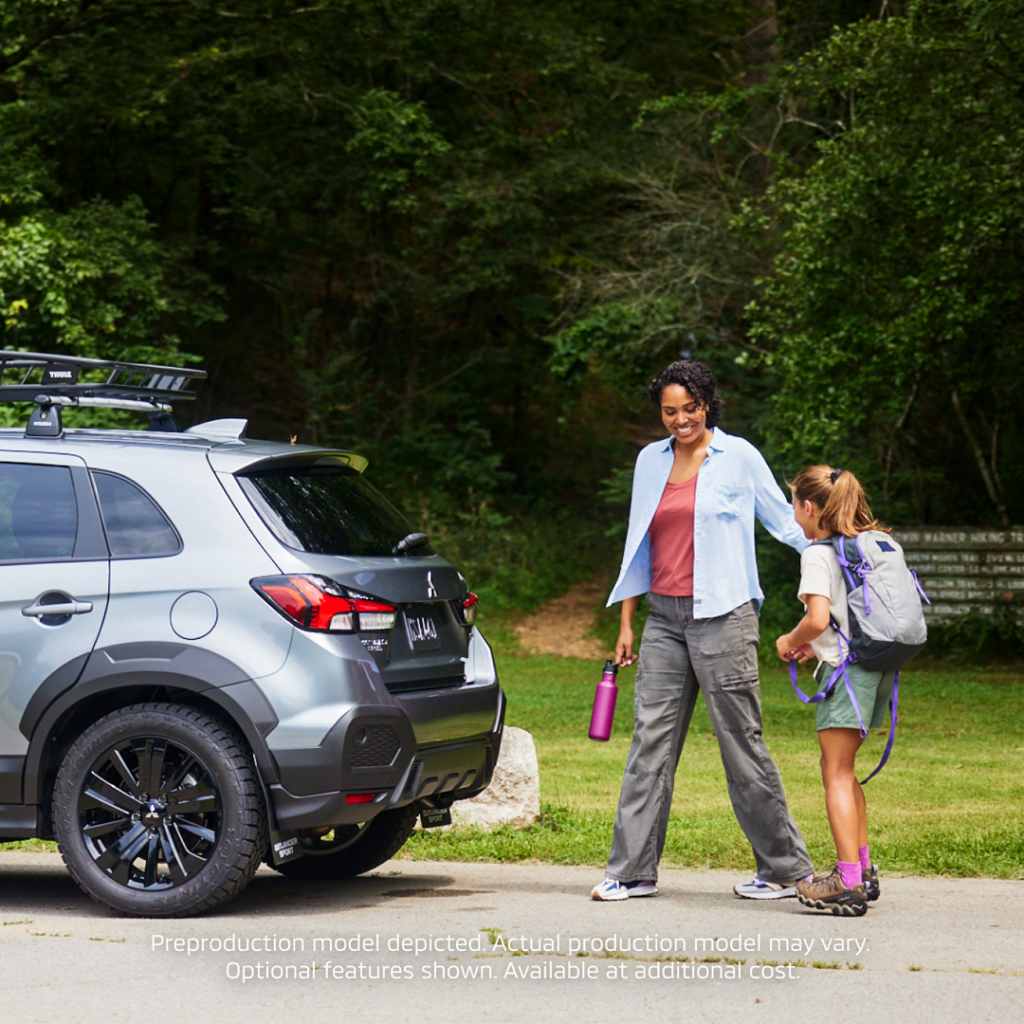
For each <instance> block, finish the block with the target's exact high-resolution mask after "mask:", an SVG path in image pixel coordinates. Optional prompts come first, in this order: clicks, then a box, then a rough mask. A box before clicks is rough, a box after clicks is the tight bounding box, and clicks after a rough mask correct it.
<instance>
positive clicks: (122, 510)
mask: <svg viewBox="0 0 1024 1024" xmlns="http://www.w3.org/2000/svg"><path fill="white" fill-rule="evenodd" d="M92 479H93V482H94V483H95V484H96V494H97V496H98V497H99V500H100V514H101V515H102V516H103V528H104V530H105V531H106V534H107V544H108V545H109V546H110V554H111V557H113V558H156V557H158V556H160V555H176V554H177V553H178V552H179V551H180V550H181V541H180V540H179V538H178V534H177V532H176V531H175V529H174V527H173V526H171V524H170V522H168V520H167V517H166V516H165V515H164V514H163V512H161V511H160V509H159V508H157V506H156V505H155V504H154V502H153V499H152V498H150V497H149V495H148V494H146V493H145V492H144V491H142V490H141V489H140V488H138V487H136V486H135V484H133V483H132V482H131V481H130V480H126V479H125V478H124V477H123V476H115V475H114V474H113V473H93V475H92Z"/></svg>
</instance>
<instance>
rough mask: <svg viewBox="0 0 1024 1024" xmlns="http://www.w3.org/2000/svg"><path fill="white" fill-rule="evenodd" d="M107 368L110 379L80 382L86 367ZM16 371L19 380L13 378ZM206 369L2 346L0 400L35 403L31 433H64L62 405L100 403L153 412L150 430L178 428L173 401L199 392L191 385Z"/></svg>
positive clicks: (30, 435) (28, 429)
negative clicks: (10, 380)
mask: <svg viewBox="0 0 1024 1024" xmlns="http://www.w3.org/2000/svg"><path fill="white" fill-rule="evenodd" d="M83 370H85V371H88V370H107V371H109V373H107V374H106V380H104V381H83V382H82V383H79V380H78V378H79V376H80V375H81V373H82V371H83ZM11 371H15V373H14V374H13V376H14V377H16V378H20V379H18V380H17V383H7V380H8V379H9V378H10V377H11V376H12V374H11ZM205 377H206V371H205V370H190V369H186V368H185V367H181V366H158V365H154V364H150V363H128V362H125V361H123V360H119V359H87V358H85V357H84V356H64V355H51V354H49V353H43V352H6V351H0V402H34V403H35V404H36V407H37V408H36V410H35V412H34V413H33V414H32V415H31V416H30V417H29V421H28V425H27V426H26V427H25V436H26V437H61V436H63V433H64V427H63V424H62V422H61V408H62V407H68V406H78V407H81V406H94V407H95V406H99V407H102V408H106V409H130V410H133V411H136V412H145V413H148V414H149V429H150V430H162V431H170V432H175V433H176V432H178V430H179V427H178V424H177V423H176V422H175V419H174V417H173V416H172V415H171V406H170V403H171V402H178V401H189V400H191V399H194V398H195V397H196V395H195V392H194V391H189V390H187V386H188V385H189V384H191V383H192V381H194V380H203V379H204V378H205Z"/></svg>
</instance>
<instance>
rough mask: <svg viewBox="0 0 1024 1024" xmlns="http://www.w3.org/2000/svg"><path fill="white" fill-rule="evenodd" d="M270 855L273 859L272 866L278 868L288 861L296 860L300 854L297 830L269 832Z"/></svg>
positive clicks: (300, 848)
mask: <svg viewBox="0 0 1024 1024" xmlns="http://www.w3.org/2000/svg"><path fill="white" fill-rule="evenodd" d="M270 855H271V857H273V859H274V867H275V868H278V867H280V866H281V865H282V864H286V863H288V862H289V861H293V860H298V859H299V858H300V857H301V856H302V847H301V846H300V845H299V833H298V832H271V833H270Z"/></svg>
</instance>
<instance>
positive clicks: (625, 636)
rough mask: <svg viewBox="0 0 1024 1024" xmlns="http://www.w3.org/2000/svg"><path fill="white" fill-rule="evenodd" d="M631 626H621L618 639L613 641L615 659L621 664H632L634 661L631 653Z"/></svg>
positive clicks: (634, 657)
mask: <svg viewBox="0 0 1024 1024" xmlns="http://www.w3.org/2000/svg"><path fill="white" fill-rule="evenodd" d="M633 639H634V638H633V627H632V626H622V627H621V628H620V629H619V639H618V640H616V641H615V661H616V662H618V664H619V665H620V667H621V666H625V665H632V664H633V662H634V661H636V655H635V654H634V653H633Z"/></svg>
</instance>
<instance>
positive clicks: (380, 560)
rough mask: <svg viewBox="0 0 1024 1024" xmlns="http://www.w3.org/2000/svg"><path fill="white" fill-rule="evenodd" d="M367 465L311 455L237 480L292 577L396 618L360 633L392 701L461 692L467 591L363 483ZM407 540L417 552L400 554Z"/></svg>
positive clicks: (269, 463)
mask: <svg viewBox="0 0 1024 1024" xmlns="http://www.w3.org/2000/svg"><path fill="white" fill-rule="evenodd" d="M353 462H355V465H353ZM360 463H361V465H360ZM364 465H365V461H364V460H361V459H359V461H358V462H356V460H355V458H353V457H351V456H348V455H346V454H345V453H330V454H327V453H323V452H313V453H310V455H309V456H307V457H302V456H298V457H296V456H287V457H284V458H278V459H270V460H265V461H261V462H258V463H257V464H256V465H255V466H254V467H250V468H247V469H245V470H244V471H242V472H241V473H238V472H236V474H235V478H236V479H237V480H238V482H239V485H240V486H241V489H242V491H243V492H244V493H245V495H246V497H247V498H248V500H249V501H250V502H251V504H252V506H253V508H254V509H255V510H256V512H257V513H258V515H259V517H260V519H261V520H262V521H263V523H264V524H265V525H266V527H267V528H268V529H269V530H270V531H271V533H273V535H274V536H275V537H276V538H277V540H278V541H279V542H280V543H281V544H282V545H283V546H284V547H285V548H286V549H287V550H288V552H289V555H290V556H292V557H290V558H288V559H287V563H290V564H282V567H283V568H284V569H285V572H286V573H294V572H296V571H297V572H300V573H303V574H311V575H313V576H321V577H326V578H327V579H329V580H333V581H335V582H336V583H338V584H341V586H342V587H344V588H345V590H346V591H347V592H348V595H349V597H351V598H352V599H354V600H356V601H359V600H367V601H373V602H379V603H383V604H386V605H390V606H391V607H392V608H394V610H395V619H394V626H393V627H392V628H390V629H380V628H377V629H363V628H360V629H359V630H358V635H359V639H360V641H361V642H362V644H363V646H364V647H366V649H367V650H369V651H370V652H371V653H372V654H373V656H374V660H375V661H376V663H377V665H378V667H379V669H380V672H381V676H382V678H383V680H384V683H385V685H386V686H387V688H388V689H389V690H390V691H391V692H392V693H408V692H412V691H417V690H425V689H442V688H451V687H457V686H461V685H463V684H464V683H465V681H466V680H465V659H466V657H467V655H468V643H469V632H470V626H471V622H467V614H466V601H467V599H468V598H469V590H468V587H467V586H466V582H465V580H464V579H463V578H462V576H461V575H460V574H459V573H458V572H457V571H456V570H455V569H454V568H453V567H452V566H451V565H450V564H449V563H448V562H447V561H445V560H444V559H443V558H441V557H439V556H438V555H436V554H435V553H434V551H433V549H432V548H431V547H430V545H429V543H427V542H425V539H423V540H420V539H419V538H421V537H422V535H418V537H417V536H416V535H414V533H413V529H412V527H411V526H410V524H409V523H408V522H407V521H406V519H405V518H404V516H402V514H401V513H400V512H399V511H398V510H397V509H396V508H395V507H394V506H393V505H392V504H391V503H390V502H389V501H388V500H387V499H386V498H385V497H384V496H383V495H382V494H381V493H380V492H379V491H378V490H377V489H376V488H375V487H374V486H373V485H372V484H371V483H369V481H367V480H366V479H365V478H364V477H363V476H362V473H361V472H360V470H361V469H362V466H364ZM357 467H358V468H357ZM411 535H412V536H413V540H412V541H411V542H409V543H411V544H412V546H411V547H410V548H409V549H408V550H405V551H401V552H400V553H398V554H396V553H395V552H396V551H398V550H399V548H398V545H399V543H400V542H401V541H403V540H407V539H408V538H410V536H411ZM279 561H280V560H279ZM361 618H362V617H361Z"/></svg>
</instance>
